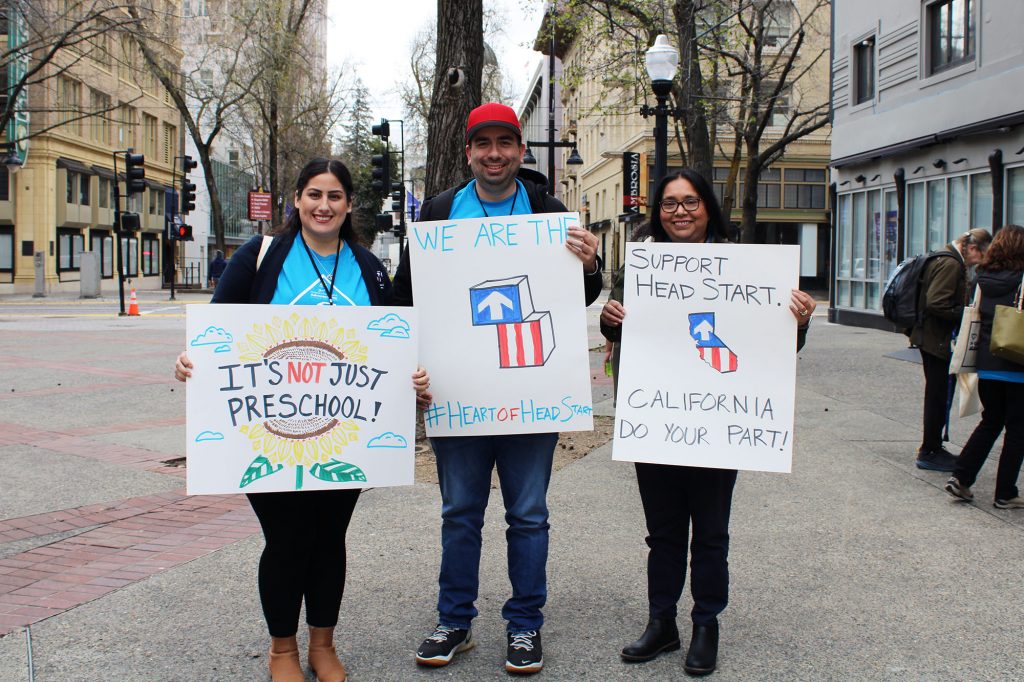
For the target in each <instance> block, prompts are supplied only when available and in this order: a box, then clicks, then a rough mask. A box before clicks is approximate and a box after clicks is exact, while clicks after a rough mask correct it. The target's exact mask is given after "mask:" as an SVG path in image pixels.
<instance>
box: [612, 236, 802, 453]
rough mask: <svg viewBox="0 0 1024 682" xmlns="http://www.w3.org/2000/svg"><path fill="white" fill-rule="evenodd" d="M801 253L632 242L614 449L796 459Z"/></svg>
mask: <svg viewBox="0 0 1024 682" xmlns="http://www.w3.org/2000/svg"><path fill="white" fill-rule="evenodd" d="M799 253H800V251H799V247H795V246H777V245H753V244H750V245H748V244H673V243H654V242H643V243H631V244H629V245H628V246H627V249H626V267H625V271H624V280H623V306H624V307H625V309H626V317H625V320H624V321H623V324H622V350H621V353H620V363H619V376H618V393H617V396H616V407H615V440H614V443H613V446H612V457H613V459H617V460H623V461H629V462H651V463H655V464H674V465H685V466H698V467H714V468H720V469H745V470H753V471H778V472H789V471H790V470H791V468H792V456H793V424H794V399H795V394H796V390H795V389H796V319H795V318H794V316H793V313H792V312H791V311H790V309H789V303H790V296H791V290H792V289H795V288H797V286H798V281H799V276H798V273H799Z"/></svg>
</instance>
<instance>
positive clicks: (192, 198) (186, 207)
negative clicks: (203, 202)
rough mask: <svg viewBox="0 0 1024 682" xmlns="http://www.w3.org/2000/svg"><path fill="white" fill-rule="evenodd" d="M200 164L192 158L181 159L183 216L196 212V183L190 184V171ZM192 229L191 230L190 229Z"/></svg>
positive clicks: (184, 157)
mask: <svg viewBox="0 0 1024 682" xmlns="http://www.w3.org/2000/svg"><path fill="white" fill-rule="evenodd" d="M198 165H199V164H198V163H196V162H195V161H194V160H193V159H192V157H191V156H183V157H181V214H182V215H188V214H189V212H190V211H194V210H196V183H194V182H189V179H188V174H189V171H191V170H192V169H194V168H195V167H196V166H198ZM190 229H191V228H190Z"/></svg>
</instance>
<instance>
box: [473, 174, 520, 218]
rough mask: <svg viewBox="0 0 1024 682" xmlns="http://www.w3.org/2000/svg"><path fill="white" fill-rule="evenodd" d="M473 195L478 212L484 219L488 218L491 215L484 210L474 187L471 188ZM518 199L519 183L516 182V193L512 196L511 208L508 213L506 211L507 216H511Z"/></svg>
mask: <svg viewBox="0 0 1024 682" xmlns="http://www.w3.org/2000/svg"><path fill="white" fill-rule="evenodd" d="M473 195H474V196H475V197H476V201H477V203H478V204H480V210H481V211H483V212H484V217H485V218H490V217H491V214H490V213H488V212H487V209H486V208H484V202H483V201H482V200H481V199H480V195H479V194H477V193H476V188H475V187H474V188H473ZM518 198H519V183H518V182H517V183H516V193H515V194H514V195H513V196H512V208H510V209H509V211H508V214H509V215H512V213H513V212H514V211H515V210H516V199H518Z"/></svg>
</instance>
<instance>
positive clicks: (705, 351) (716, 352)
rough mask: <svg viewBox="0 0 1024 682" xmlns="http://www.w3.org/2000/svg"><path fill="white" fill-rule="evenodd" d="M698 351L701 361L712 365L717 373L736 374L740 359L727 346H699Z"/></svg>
mask: <svg viewBox="0 0 1024 682" xmlns="http://www.w3.org/2000/svg"><path fill="white" fill-rule="evenodd" d="M697 351H698V352H699V353H700V359H701V360H703V361H704V362H706V363H708V364H709V365H711V368H712V369H714V370H715V371H716V372H721V373H722V374H727V373H728V372H735V371H736V368H737V367H738V366H739V358H738V357H736V354H735V353H733V352H732V351H731V350H729V348H728V347H727V346H706V347H700V346H698V347H697Z"/></svg>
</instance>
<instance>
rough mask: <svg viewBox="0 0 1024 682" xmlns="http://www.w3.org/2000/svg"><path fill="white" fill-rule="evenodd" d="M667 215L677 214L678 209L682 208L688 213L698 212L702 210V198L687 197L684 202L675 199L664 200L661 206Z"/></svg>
mask: <svg viewBox="0 0 1024 682" xmlns="http://www.w3.org/2000/svg"><path fill="white" fill-rule="evenodd" d="M658 205H659V206H661V210H662V211H664V212H665V213H675V212H676V209H677V208H679V207H680V206H682V207H683V208H685V209H686V210H687V211H696V210H697V209H698V208H700V197H686V198H685V199H683V200H682V201H676V200H675V199H663V200H662V201H661V202H660V203H659V204H658Z"/></svg>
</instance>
